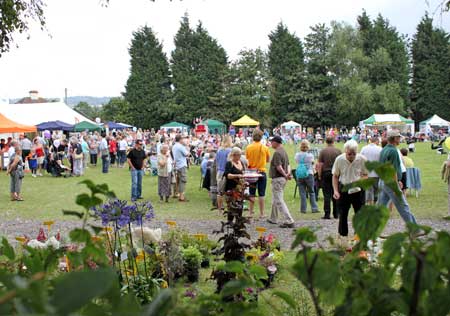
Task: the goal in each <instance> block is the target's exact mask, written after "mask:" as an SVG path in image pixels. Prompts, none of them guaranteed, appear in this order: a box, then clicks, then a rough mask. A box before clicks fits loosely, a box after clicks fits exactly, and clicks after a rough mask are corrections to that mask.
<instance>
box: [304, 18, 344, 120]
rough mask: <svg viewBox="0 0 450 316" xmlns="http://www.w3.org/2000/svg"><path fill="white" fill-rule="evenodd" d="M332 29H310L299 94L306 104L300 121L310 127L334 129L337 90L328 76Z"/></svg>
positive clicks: (317, 27) (306, 39)
mask: <svg viewBox="0 0 450 316" xmlns="http://www.w3.org/2000/svg"><path fill="white" fill-rule="evenodd" d="M329 53H330V29H329V28H328V27H326V26H325V24H317V25H315V26H313V27H311V33H310V34H308V35H307V36H306V38H305V57H306V60H307V64H306V74H305V78H304V86H303V89H300V90H298V91H297V93H298V94H299V95H300V98H301V99H302V100H303V104H302V105H301V108H300V111H299V114H298V118H297V120H298V121H300V122H301V123H303V124H305V123H306V124H308V125H309V126H330V125H334V123H335V119H336V112H335V110H336V109H335V105H336V89H335V87H334V85H333V80H332V77H331V75H330V73H329V66H328V65H329Z"/></svg>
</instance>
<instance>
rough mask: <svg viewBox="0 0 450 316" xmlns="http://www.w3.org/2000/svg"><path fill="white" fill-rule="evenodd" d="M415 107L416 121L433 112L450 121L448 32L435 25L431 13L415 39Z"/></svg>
mask: <svg viewBox="0 0 450 316" xmlns="http://www.w3.org/2000/svg"><path fill="white" fill-rule="evenodd" d="M411 53H412V62H413V76H412V93H411V101H412V110H413V114H414V119H415V120H416V122H420V121H422V120H424V119H426V118H428V117H429V116H431V115H433V114H437V115H439V116H441V117H442V118H445V119H447V120H450V111H449V109H450V74H449V70H450V42H449V34H447V33H446V32H444V31H443V30H441V29H437V28H435V27H433V19H431V18H430V17H429V16H428V15H425V17H424V18H423V19H422V21H421V22H420V23H419V25H418V26H417V32H416V34H415V35H414V38H413V41H412V51H411Z"/></svg>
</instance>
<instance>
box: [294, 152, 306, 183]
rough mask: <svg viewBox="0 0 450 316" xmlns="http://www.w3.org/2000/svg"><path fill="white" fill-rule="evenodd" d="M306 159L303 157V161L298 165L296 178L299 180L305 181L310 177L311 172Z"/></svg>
mask: <svg viewBox="0 0 450 316" xmlns="http://www.w3.org/2000/svg"><path fill="white" fill-rule="evenodd" d="M305 157H306V155H303V157H302V160H300V162H299V163H298V166H297V169H295V177H296V178H297V179H305V178H308V176H309V170H308V167H307V166H306V164H305Z"/></svg>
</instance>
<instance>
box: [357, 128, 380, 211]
mask: <svg viewBox="0 0 450 316" xmlns="http://www.w3.org/2000/svg"><path fill="white" fill-rule="evenodd" d="M381 150H382V148H381V146H380V139H379V138H378V137H372V138H371V139H370V143H369V144H368V145H366V146H364V147H363V148H362V149H361V155H363V156H364V157H366V159H367V161H379V160H380V153H381ZM369 179H373V181H374V184H373V185H372V186H371V187H370V188H369V189H367V190H366V204H367V205H373V204H374V203H376V201H377V196H378V181H379V178H378V175H377V173H376V172H375V171H370V172H369Z"/></svg>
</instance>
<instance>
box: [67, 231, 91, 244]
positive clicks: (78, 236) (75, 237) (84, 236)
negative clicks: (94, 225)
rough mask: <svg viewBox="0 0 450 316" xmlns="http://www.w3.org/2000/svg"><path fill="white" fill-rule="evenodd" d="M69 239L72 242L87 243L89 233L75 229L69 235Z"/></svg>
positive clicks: (89, 237)
mask: <svg viewBox="0 0 450 316" xmlns="http://www.w3.org/2000/svg"><path fill="white" fill-rule="evenodd" d="M69 237H70V240H72V241H74V242H88V241H90V240H91V233H90V232H89V231H88V230H86V229H81V228H75V229H73V230H72V231H71V232H70V233H69Z"/></svg>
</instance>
